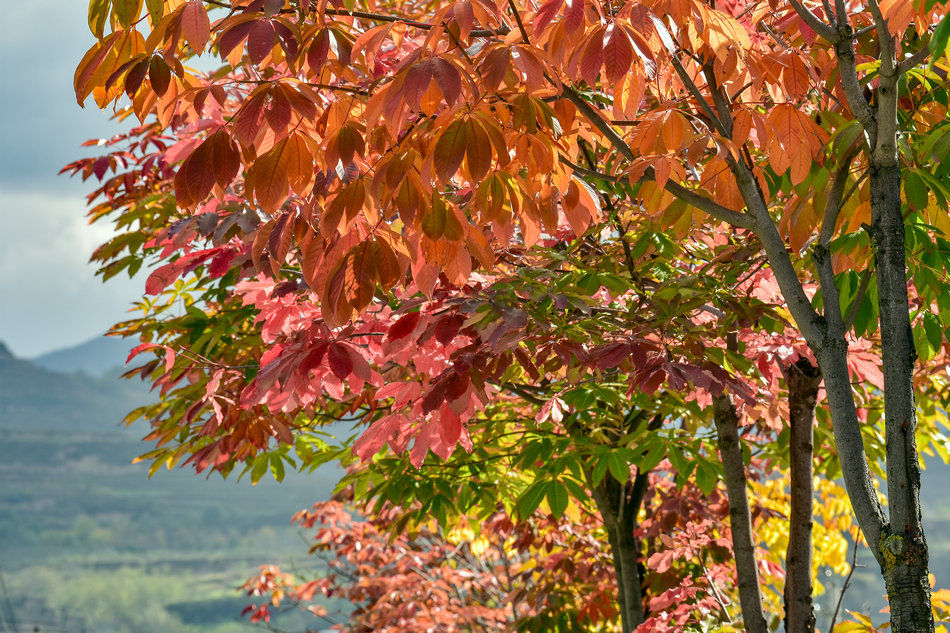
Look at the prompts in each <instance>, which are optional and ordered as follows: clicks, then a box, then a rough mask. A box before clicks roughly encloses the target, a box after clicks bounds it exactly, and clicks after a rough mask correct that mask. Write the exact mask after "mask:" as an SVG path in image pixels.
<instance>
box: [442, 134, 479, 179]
mask: <svg viewBox="0 0 950 633" xmlns="http://www.w3.org/2000/svg"><path fill="white" fill-rule="evenodd" d="M474 142H475V133H474V129H473V127H472V123H471V122H470V121H466V120H464V119H456V120H455V121H453V122H452V124H451V125H449V127H448V128H446V130H445V131H444V132H442V134H441V136H439V139H438V140H437V141H436V143H435V151H434V152H433V153H432V160H433V163H434V166H435V173H436V174H437V175H438V177H439V180H441V181H442V182H448V181H449V180H451V179H452V177H453V176H454V175H455V172H457V171H458V168H459V165H461V164H462V158H463V157H464V155H465V150H466V148H467V147H469V146H470V145H471V144H472V143H474Z"/></svg>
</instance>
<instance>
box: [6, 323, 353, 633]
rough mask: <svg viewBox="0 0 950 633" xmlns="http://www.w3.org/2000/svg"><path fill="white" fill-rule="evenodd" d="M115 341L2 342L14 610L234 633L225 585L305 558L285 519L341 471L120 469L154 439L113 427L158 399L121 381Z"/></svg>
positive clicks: (126, 630)
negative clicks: (44, 346)
mask: <svg viewBox="0 0 950 633" xmlns="http://www.w3.org/2000/svg"><path fill="white" fill-rule="evenodd" d="M113 343H114V341H113V340H112V339H105V338H99V339H94V340H92V341H89V342H87V343H83V344H81V345H77V346H74V347H71V348H68V349H66V350H57V351H54V352H51V353H49V354H45V355H43V356H42V357H40V358H39V359H34V360H26V359H22V358H17V357H15V356H14V355H13V354H11V353H10V351H9V349H8V348H7V347H6V345H4V344H3V343H2V342H0V507H2V508H3V512H0V568H2V571H3V574H4V578H5V580H6V583H7V587H8V589H9V593H10V597H11V598H12V599H11V601H10V603H9V604H11V605H13V606H14V609H15V613H14V615H15V616H16V618H17V621H19V622H20V623H21V624H24V625H25V624H29V626H30V630H33V626H34V625H36V626H37V627H38V628H37V630H41V631H46V630H57V631H60V632H62V633H79V632H88V631H92V630H94V631H96V632H97V633H133V632H134V633H153V632H154V633H159V632H161V633H165V632H166V631H170V630H173V631H179V632H181V633H236V632H238V631H245V630H247V625H246V624H241V623H238V621H239V620H240V617H239V614H240V611H241V607H242V606H243V605H244V604H246V598H244V597H242V594H240V593H238V592H236V591H235V588H236V587H237V586H238V585H239V584H240V583H241V582H242V581H243V580H244V579H245V578H247V577H248V576H250V575H252V574H254V573H255V572H256V571H257V566H258V565H260V564H263V563H284V562H287V561H289V560H290V559H297V560H301V559H304V562H305V563H306V560H305V559H306V556H305V554H306V545H304V543H303V542H302V541H301V539H300V537H299V534H298V531H297V530H296V528H293V527H291V526H290V525H289V523H290V517H291V516H292V514H293V513H294V512H296V511H298V510H300V509H302V508H305V507H308V506H310V505H311V504H312V503H314V502H316V501H318V500H321V499H325V498H327V497H328V495H329V493H330V491H331V489H332V487H333V485H334V484H335V482H336V480H337V479H338V476H339V472H338V471H337V470H335V469H334V468H332V467H326V468H322V469H320V470H319V471H318V472H316V473H314V474H312V475H299V474H295V473H292V472H291V473H288V476H287V478H286V479H285V481H284V482H283V483H281V484H276V483H274V482H273V481H268V480H265V481H262V482H261V483H260V484H259V485H258V486H251V484H250V482H249V481H247V480H243V481H236V477H232V479H231V480H228V481H223V480H221V478H220V477H219V476H217V475H211V476H210V477H208V478H206V477H205V476H201V475H196V474H195V473H194V472H193V471H191V470H190V469H184V470H182V469H176V470H174V471H172V472H168V471H165V470H164V469H163V470H161V471H159V473H157V474H156V475H155V477H153V478H152V479H149V478H148V476H147V471H148V465H147V464H144V463H139V464H132V463H131V461H132V459H133V458H134V457H136V456H137V455H139V454H141V453H143V452H145V451H147V450H149V448H150V447H151V446H150V445H149V444H146V443H143V442H141V441H140V439H139V438H141V437H142V436H143V435H144V434H145V433H146V432H147V427H146V426H145V425H144V424H141V423H137V424H136V425H133V427H132V428H125V427H123V426H121V425H120V423H121V420H122V419H123V417H124V416H125V414H126V413H128V412H129V411H130V410H131V409H133V408H135V407H138V406H141V405H142V404H145V403H147V402H148V401H149V400H151V399H152V398H154V397H155V395H154V394H152V393H150V392H149V391H148V388H147V385H146V384H144V383H142V382H140V381H139V380H137V379H135V380H122V379H120V378H118V374H119V370H120V369H121V365H122V364H123V363H124V362H125V357H126V356H127V354H128V352H127V350H126V349H121V350H120V349H118V347H117V346H116V345H114V344H113ZM115 359H117V360H115ZM41 362H42V363H43V365H40V364H38V363H41ZM0 598H3V596H0ZM5 604H6V603H5V602H4V601H3V600H2V599H0V612H2V611H3V610H4V608H5V607H4V605H5ZM0 615H5V616H6V617H7V619H8V620H9V619H10V615H11V614H9V613H6V614H3V613H0ZM245 622H246V621H245ZM287 624H288V627H287V628H289V629H295V630H302V629H303V628H304V623H303V622H302V621H295V622H288V623H287ZM0 629H2V627H0Z"/></svg>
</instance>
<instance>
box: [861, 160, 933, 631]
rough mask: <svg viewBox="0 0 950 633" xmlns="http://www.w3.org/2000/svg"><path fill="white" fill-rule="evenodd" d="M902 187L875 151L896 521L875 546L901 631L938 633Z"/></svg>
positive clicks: (893, 166)
mask: <svg viewBox="0 0 950 633" xmlns="http://www.w3.org/2000/svg"><path fill="white" fill-rule="evenodd" d="M895 154H896V152H895ZM900 188H901V173H900V166H899V164H898V163H897V160H896V155H895V156H893V160H890V159H888V160H881V159H880V158H879V156H876V157H875V160H872V162H871V166H870V189H871V217H872V225H873V226H872V231H871V235H872V239H873V242H874V247H875V248H874V267H875V271H876V273H877V284H878V307H879V309H880V325H881V356H882V361H883V370H884V420H885V422H884V424H885V427H884V428H885V430H884V434H885V442H886V452H887V500H888V502H887V505H888V511H889V514H890V524H889V525H888V527H887V528H886V529H885V530H884V533H883V534H882V535H881V539H880V541H879V542H878V543H876V544H874V543H872V544H871V546H872V547H875V546H876V547H877V549H878V552H879V554H880V556H879V557H878V560H879V561H880V562H881V568H882V573H883V575H884V582H885V586H886V587H887V597H888V601H889V603H890V608H891V627H892V630H893V631H894V633H917V632H923V633H931V632H932V631H933V630H934V620H933V614H932V611H931V606H930V583H929V581H928V577H927V573H928V562H929V554H928V548H927V539H926V538H925V536H924V531H923V527H922V525H921V516H920V498H919V493H920V469H919V467H918V456H917V444H916V441H915V439H914V431H915V429H916V427H917V415H916V408H915V404H914V364H915V362H916V360H917V354H916V350H915V349H914V339H913V334H912V331H911V326H910V306H909V301H908V296H907V270H906V264H905V252H904V219H903V215H902V213H901V200H900Z"/></svg>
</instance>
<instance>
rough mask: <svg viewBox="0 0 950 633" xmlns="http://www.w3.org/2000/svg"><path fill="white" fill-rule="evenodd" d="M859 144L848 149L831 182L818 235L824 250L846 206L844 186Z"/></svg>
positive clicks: (854, 144)
mask: <svg viewBox="0 0 950 633" xmlns="http://www.w3.org/2000/svg"><path fill="white" fill-rule="evenodd" d="M857 143H858V141H857V140H856V141H855V142H854V143H852V145H851V147H850V148H848V151H847V153H846V154H845V156H844V157H843V158H842V159H841V164H840V165H839V166H838V169H837V170H836V171H835V177H834V180H832V182H831V191H830V192H829V193H828V202H827V203H826V204H825V216H824V219H823V220H822V222H821V233H819V235H818V244H819V245H820V246H821V247H823V248H828V247H829V246H830V245H831V240H832V238H834V235H835V225H837V224H838V216H839V215H840V213H841V207H842V206H843V205H844V186H845V185H846V184H847V183H848V175H849V174H850V173H851V161H852V160H854V156H855V154H857V147H858V146H857Z"/></svg>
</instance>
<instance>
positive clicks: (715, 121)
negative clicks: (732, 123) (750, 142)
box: [670, 54, 732, 138]
mask: <svg viewBox="0 0 950 633" xmlns="http://www.w3.org/2000/svg"><path fill="white" fill-rule="evenodd" d="M670 61H671V62H672V63H673V68H674V69H675V70H676V74H677V75H678V76H679V78H680V81H682V82H683V85H684V86H686V89H687V90H688V91H689V93H690V94H691V95H693V98H694V99H696V102H697V103H698V104H699V107H700V108H701V109H702V111H703V112H705V113H706V117H707V118H708V119H709V124H710V125H711V126H712V127H714V128H716V129H717V130H718V131H719V133H720V134H722V135H723V136H725V137H726V138H730V137H731V136H732V134H730V133H729V132H727V131H726V126H725V124H724V123H723V121H721V120H720V119H719V117H718V116H716V113H715V111H714V110H713V109H712V106H711V105H709V102H708V101H706V98H705V97H703V93H702V92H700V90H699V87H698V86H697V85H696V82H694V81H693V80H692V78H691V77H690V76H689V74H688V73H687V72H686V68H684V67H683V63H682V62H681V61H680V60H679V58H678V57H677V56H676V55H675V54H670Z"/></svg>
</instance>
